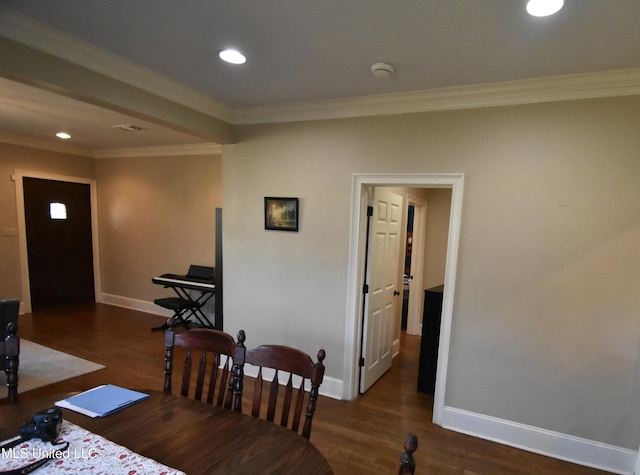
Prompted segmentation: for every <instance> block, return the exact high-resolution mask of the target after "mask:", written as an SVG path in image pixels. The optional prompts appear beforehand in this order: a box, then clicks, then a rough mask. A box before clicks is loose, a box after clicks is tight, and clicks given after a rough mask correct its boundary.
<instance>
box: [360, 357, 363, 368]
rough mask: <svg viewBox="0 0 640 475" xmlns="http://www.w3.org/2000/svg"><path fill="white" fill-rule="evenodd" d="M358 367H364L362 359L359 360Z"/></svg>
mask: <svg viewBox="0 0 640 475" xmlns="http://www.w3.org/2000/svg"><path fill="white" fill-rule="evenodd" d="M360 367H361V368H362V367H364V358H360Z"/></svg>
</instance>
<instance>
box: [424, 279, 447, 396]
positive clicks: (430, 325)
mask: <svg viewBox="0 0 640 475" xmlns="http://www.w3.org/2000/svg"><path fill="white" fill-rule="evenodd" d="M443 291H444V285H439V286H437V287H433V288H431V289H427V290H425V291H424V310H423V312H422V341H421V343H420V364H419V366H418V391H420V392H423V393H429V394H433V393H434V391H435V388H436V368H437V366H438V343H439V341H440V321H441V318H442V293H443Z"/></svg>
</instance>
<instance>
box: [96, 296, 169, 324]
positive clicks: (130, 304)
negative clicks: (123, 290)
mask: <svg viewBox="0 0 640 475" xmlns="http://www.w3.org/2000/svg"><path fill="white" fill-rule="evenodd" d="M96 301H97V302H99V303H106V304H109V305H115V306H116V307H124V308H130V309H131V310H138V311H139V312H145V313H152V314H154V315H160V316H163V317H167V318H169V317H171V316H172V315H173V312H171V311H170V310H166V309H164V308H162V307H158V306H157V305H156V304H155V303H153V302H148V301H146V300H138V299H132V298H130V297H121V296H119V295H113V294H105V293H102V294H100V295H96Z"/></svg>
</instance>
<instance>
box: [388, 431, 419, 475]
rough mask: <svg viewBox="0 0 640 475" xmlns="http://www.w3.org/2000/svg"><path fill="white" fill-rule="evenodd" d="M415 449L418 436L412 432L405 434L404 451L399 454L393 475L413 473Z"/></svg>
mask: <svg viewBox="0 0 640 475" xmlns="http://www.w3.org/2000/svg"><path fill="white" fill-rule="evenodd" d="M417 449H418V436H417V435H415V434H412V433H409V434H407V436H406V437H405V439H404V452H403V453H402V454H401V455H400V460H399V461H398V464H397V465H396V469H395V471H394V472H393V475H413V474H414V473H415V471H416V461H415V460H414V458H413V453H414V452H415V451H416V450H417Z"/></svg>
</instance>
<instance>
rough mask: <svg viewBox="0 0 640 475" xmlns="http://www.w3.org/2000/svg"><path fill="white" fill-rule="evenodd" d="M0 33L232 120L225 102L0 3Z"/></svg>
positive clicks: (228, 120) (113, 77)
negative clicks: (4, 6)
mask: <svg viewBox="0 0 640 475" xmlns="http://www.w3.org/2000/svg"><path fill="white" fill-rule="evenodd" d="M0 34H1V35H2V36H5V37H7V38H9V39H11V40H14V41H17V42H19V43H22V44H25V45H27V46H30V47H32V48H35V49H38V50H40V51H43V52H45V53H48V54H51V55H53V56H56V57H58V58H61V59H64V60H66V61H69V62H71V63H74V64H77V65H80V66H82V67H84V68H87V69H90V70H92V71H94V72H97V73H100V74H104V75H105V76H108V77H111V78H112V79H116V80H119V81H122V82H124V83H126V84H129V85H131V86H134V87H138V88H140V89H143V90H146V91H147V92H150V93H153V94H156V95H158V96H161V97H164V98H165V99H169V100H172V101H174V102H176V103H178V104H181V105H183V106H186V107H189V108H191V109H193V110H196V111H198V112H201V113H203V114H207V115H209V116H211V117H214V118H216V119H219V120H222V121H225V122H228V123H230V122H231V121H232V118H233V111H232V109H231V108H230V107H229V106H227V105H226V104H223V103H221V102H219V101H216V100H214V99H212V98H210V97H208V96H205V95H204V94H200V93H199V92H196V91H194V90H193V89H190V88H188V87H185V86H183V85H181V84H180V83H178V82H176V81H173V80H171V79H168V78H166V77H164V76H162V75H160V74H158V73H155V72H153V71H151V70H149V69H147V68H144V67H142V66H139V65H137V64H135V63H132V62H131V61H127V60H126V59H123V58H121V57H119V56H116V55H113V54H111V53H108V52H106V51H104V50H102V49H100V48H96V47H95V46H92V45H90V44H89V43H86V42H84V41H82V40H79V39H77V38H74V37H72V36H70V35H67V34H66V33H63V32H61V31H59V30H56V29H54V28H51V27H49V26H47V25H44V24H42V23H40V22H37V21H35V20H32V19H30V18H27V17H25V16H24V15H20V14H19V13H17V12H15V11H13V10H10V9H8V8H3V7H0Z"/></svg>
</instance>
